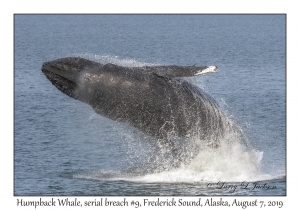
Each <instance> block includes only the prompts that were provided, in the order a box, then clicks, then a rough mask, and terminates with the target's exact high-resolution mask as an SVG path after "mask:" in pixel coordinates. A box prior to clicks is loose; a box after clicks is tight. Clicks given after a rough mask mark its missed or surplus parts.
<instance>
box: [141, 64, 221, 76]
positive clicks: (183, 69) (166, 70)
mask: <svg viewBox="0 0 300 210" xmlns="http://www.w3.org/2000/svg"><path fill="white" fill-rule="evenodd" d="M146 70H148V71H150V72H154V73H156V74H158V75H159V76H165V77H192V76H196V75H200V74H205V73H208V72H215V71H217V70H218V67H217V66H146Z"/></svg>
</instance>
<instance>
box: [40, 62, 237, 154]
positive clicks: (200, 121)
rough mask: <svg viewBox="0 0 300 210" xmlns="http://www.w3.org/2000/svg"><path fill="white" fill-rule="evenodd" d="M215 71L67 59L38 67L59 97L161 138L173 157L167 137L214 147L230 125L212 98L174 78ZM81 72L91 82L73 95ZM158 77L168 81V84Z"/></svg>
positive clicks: (205, 68)
mask: <svg viewBox="0 0 300 210" xmlns="http://www.w3.org/2000/svg"><path fill="white" fill-rule="evenodd" d="M217 69H218V67H217V66H206V67H196V66H187V67H184V66H151V67H133V68H128V67H122V66H118V65H112V64H106V65H102V64H99V63H96V62H94V61H89V60H87V59H84V58H71V57H69V58H62V59H58V60H55V61H52V62H45V63H44V64H43V66H42V71H43V72H44V73H45V74H46V75H47V78H48V79H49V80H53V78H54V77H55V80H56V83H53V85H55V86H56V87H57V88H58V89H59V90H60V91H62V92H63V93H65V94H67V95H69V96H70V97H74V98H76V99H78V100H81V101H83V102H85V103H88V104H90V105H91V106H92V107H93V109H94V110H95V112H96V113H98V114H100V115H103V116H105V117H107V118H110V119H112V120H118V121H123V122H127V123H129V124H130V125H131V126H133V127H136V128H137V129H139V130H140V131H142V132H144V133H145V134H146V135H150V136H154V137H156V138H158V139H160V140H161V142H164V143H165V144H166V145H167V146H168V147H172V149H171V150H172V151H173V153H177V149H176V148H175V147H176V145H175V144H174V143H173V142H172V141H171V139H170V138H169V134H172V135H173V136H178V137H183V138H186V137H187V136H189V138H191V139H192V138H193V137H195V136H196V137H199V138H201V140H203V141H209V142H211V144H212V145H218V143H219V141H220V139H221V138H222V137H223V136H224V132H225V130H228V129H227V126H229V125H231V124H229V123H228V118H227V117H226V116H225V114H224V112H223V111H222V110H221V109H220V108H219V106H218V104H217V103H216V101H215V100H214V99H213V98H212V97H211V96H209V95H208V94H207V93H205V92H204V91H203V90H201V89H200V88H198V87H197V86H195V85H192V84H191V83H189V82H188V81H186V80H184V79H182V78H178V77H185V76H194V75H199V74H204V73H208V72H215V71H217ZM83 71H84V72H85V73H87V74H89V75H90V76H91V78H93V82H89V81H88V80H87V82H85V83H84V84H82V85H83V87H82V88H81V89H80V91H81V92H80V93H79V94H76V97H75V96H72V94H70V93H72V92H74V90H73V89H74V85H73V86H72V84H75V83H76V81H74V79H75V78H78V76H77V77H76V75H77V74H80V72H83ZM149 72H150V73H151V72H152V73H154V74H149ZM70 75H71V76H70ZM100 75H101V78H100ZM97 77H99V78H98V79H99V80H97ZM161 77H168V80H165V79H162V78H161ZM103 78H106V79H105V81H104V80H103ZM66 81H67V82H66ZM116 81H117V82H116ZM179 81H180V82H179ZM62 85H63V86H64V88H61V86H62ZM76 91H78V90H76ZM175 155H176V154H175ZM176 156H177V157H179V155H176ZM178 159H179V158H178Z"/></svg>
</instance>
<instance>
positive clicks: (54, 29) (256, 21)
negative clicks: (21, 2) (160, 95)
mask: <svg viewBox="0 0 300 210" xmlns="http://www.w3.org/2000/svg"><path fill="white" fill-rule="evenodd" d="M67 56H80V57H84V58H88V59H90V60H94V61H98V62H101V63H114V64H118V65H122V66H144V65H194V64H196V65H217V66H218V67H219V70H218V71H217V72H215V73H208V74H204V75H199V76H197V77H194V78H188V79H187V80H188V81H190V82H191V83H193V84H195V85H197V86H199V87H200V88H201V89H203V90H204V91H205V92H207V93H208V94H210V95H211V96H212V97H213V98H214V99H216V101H218V103H219V105H220V106H221V107H222V109H224V110H225V111H226V113H227V115H228V116H229V117H230V118H231V119H232V120H233V121H234V123H236V124H237V125H238V126H239V127H240V128H241V129H242V130H243V133H244V135H245V136H246V138H247V141H248V144H249V149H247V150H243V149H242V148H241V147H239V145H238V144H237V145H234V146H232V145H224V146H222V147H220V148H219V149H208V148H205V149H203V150H200V151H199V153H198V154H194V155H193V157H194V158H193V159H191V160H190V161H189V162H186V163H184V164H182V165H180V166H178V167H170V165H172V164H170V162H168V161H170V159H168V158H166V159H164V148H162V147H160V145H157V144H155V139H153V138H151V137H148V136H145V135H144V134H143V133H141V132H140V131H138V130H136V129H134V128H131V127H130V126H128V125H126V124H123V123H119V122H114V121H112V120H110V119H107V118H105V117H102V116H100V115H97V114H96V113H95V112H94V111H93V109H92V108H91V107H90V106H89V105H87V104H84V103H82V102H80V101H77V100H74V99H72V98H70V97H68V96H66V95H64V94H63V93H62V92H60V91H59V90H57V89H56V88H55V87H54V86H53V85H52V84H51V83H50V82H49V81H48V80H47V78H46V77H45V76H44V74H43V73H42V71H41V67H42V64H43V62H45V61H50V60H54V59H57V58H62V57H67ZM229 138H233V137H231V136H230V134H229ZM186 152H193V151H186ZM247 183H248V186H249V187H248V188H245V187H243V186H245V185H246V184H247ZM255 184H256V186H257V187H256V188H255V189H253V187H254V185H255ZM233 185H236V186H238V187H237V188H236V189H235V190H233V188H230V186H233ZM259 186H261V187H259ZM263 186H264V187H263ZM267 186H269V188H268V187H267ZM14 195H16V196H18V195H21V196H30V195H39V196H63V195H66V196H73V195H76V196H79V195H99V196H109V195H119V196H129V195H138V196H140V195H145V196H153V195H154V196H160V195H174V196H176V195H178V196H194V195H209V196H213V195H234V196H237V195H263V196H264V195H273V196H274V195H286V16H285V15H15V16H14Z"/></svg>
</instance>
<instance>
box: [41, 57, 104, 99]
mask: <svg viewBox="0 0 300 210" xmlns="http://www.w3.org/2000/svg"><path fill="white" fill-rule="evenodd" d="M101 66H102V65H101V64H99V63H96V62H93V61H90V60H86V59H84V58H78V57H67V58H62V59H57V60H53V61H50V62H45V63H43V66H42V72H43V73H44V74H45V75H46V77H47V78H48V79H49V80H50V81H51V82H52V84H53V85H54V86H55V87H57V89H59V90H60V91H62V92H63V93H65V94H66V95H68V96H70V97H72V98H75V99H79V100H82V97H83V96H82V92H83V87H86V82H89V81H90V80H87V79H84V78H86V77H87V76H86V75H96V74H97V72H96V71H97V69H99V67H101ZM87 72H88V73H87Z"/></svg>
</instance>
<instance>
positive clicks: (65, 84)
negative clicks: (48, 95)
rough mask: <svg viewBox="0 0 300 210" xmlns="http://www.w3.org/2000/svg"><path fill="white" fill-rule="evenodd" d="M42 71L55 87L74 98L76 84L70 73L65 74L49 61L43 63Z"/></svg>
mask: <svg viewBox="0 0 300 210" xmlns="http://www.w3.org/2000/svg"><path fill="white" fill-rule="evenodd" d="M42 72H43V73H44V74H45V75H46V77H47V79H49V80H50V82H51V83H52V84H53V85H54V86H55V87H56V88H57V89H59V90H60V91H62V92H63V93H65V94H66V95H68V96H70V97H72V98H76V95H77V89H78V85H77V84H76V82H75V81H74V80H73V78H72V77H71V76H70V75H69V76H68V75H67V72H64V71H62V70H60V69H58V68H55V66H52V65H51V63H44V65H43V67H42Z"/></svg>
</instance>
